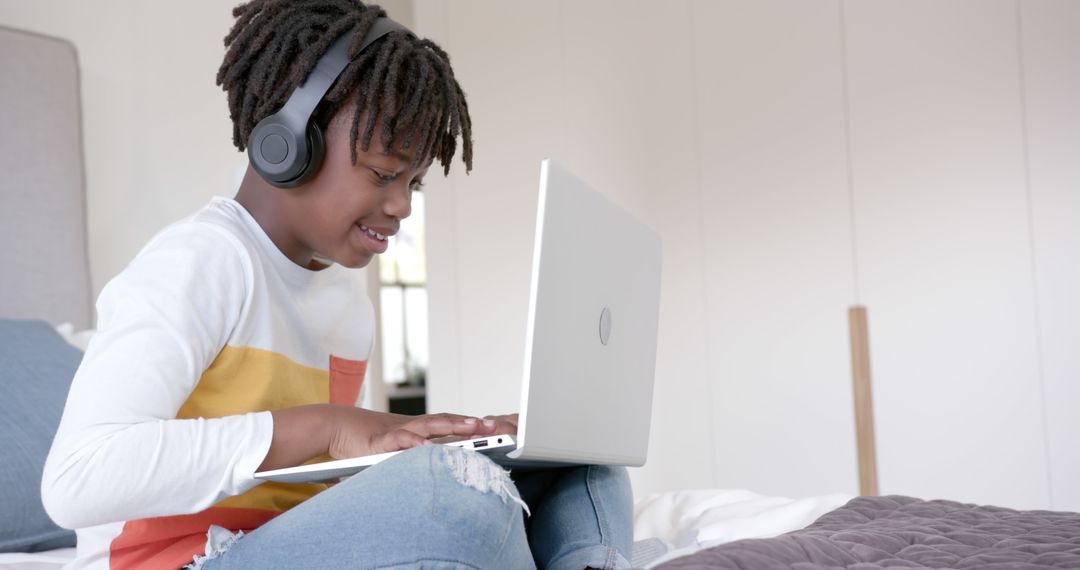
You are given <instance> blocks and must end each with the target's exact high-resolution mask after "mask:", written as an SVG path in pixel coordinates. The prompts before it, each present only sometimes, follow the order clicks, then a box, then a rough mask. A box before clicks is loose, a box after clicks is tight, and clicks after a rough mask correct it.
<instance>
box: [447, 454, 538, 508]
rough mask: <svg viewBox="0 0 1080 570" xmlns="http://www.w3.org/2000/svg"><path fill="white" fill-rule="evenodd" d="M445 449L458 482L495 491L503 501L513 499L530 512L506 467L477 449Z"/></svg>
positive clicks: (451, 469) (448, 462)
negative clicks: (477, 451)
mask: <svg viewBox="0 0 1080 570" xmlns="http://www.w3.org/2000/svg"><path fill="white" fill-rule="evenodd" d="M444 451H445V453H444V455H445V458H446V464H447V466H448V467H449V468H450V473H451V474H453V476H454V479H456V480H457V482H458V483H461V484H462V485H465V486H466V487H471V488H473V489H476V490H477V491H480V492H481V493H494V494H495V495H497V496H498V497H499V498H500V499H502V502H503V503H506V502H507V501H513V502H515V503H517V504H518V505H520V506H521V508H522V509H525V514H530V513H529V507H528V505H526V504H525V501H522V500H521V497H519V496H518V493H517V489H516V488H514V483H513V481H511V480H510V474H509V473H508V472H507V471H506V470H505V469H503V468H502V467H499V466H498V465H496V464H495V462H494V461H492V460H490V459H488V458H487V457H484V456H483V455H481V454H479V453H476V452H475V451H471V450H466V449H462V448H460V447H452V446H447V447H446V448H445V449H444Z"/></svg>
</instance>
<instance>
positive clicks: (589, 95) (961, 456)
mask: <svg viewBox="0 0 1080 570" xmlns="http://www.w3.org/2000/svg"><path fill="white" fill-rule="evenodd" d="M1077 6H1078V5H1077V3H1075V2H1069V1H1067V0H1057V1H1039V2H1035V1H1032V2H1028V1H1024V2H1019V3H1018V2H1015V1H1009V0H992V1H979V0H950V1H947V2H930V1H920V2H907V1H901V0H881V1H875V2H842V3H841V2H839V1H837V0H815V1H813V2H806V1H802V0H769V1H764V2H735V1H726V2H715V1H691V0H686V1H681V2H667V3H663V4H662V5H657V4H656V3H645V2H616V1H610V2H600V1H590V2H566V1H561V2H554V1H552V2H545V3H528V2H483V1H475V2H464V1H462V2H455V3H453V4H450V5H447V4H444V3H441V2H434V1H431V0H416V2H415V11H416V26H417V29H418V31H419V32H420V33H422V34H425V35H430V36H432V37H433V38H434V39H436V40H437V41H440V42H442V43H443V45H444V47H445V48H447V50H448V51H449V53H450V54H451V56H452V58H453V62H454V66H455V70H456V72H457V74H458V77H459V79H460V81H461V82H462V84H463V86H464V88H465V90H466V92H467V93H468V94H469V96H470V108H471V110H472V112H473V118H474V128H475V133H476V157H477V158H476V165H477V169H476V172H475V173H474V174H472V175H470V176H464V175H463V174H461V173H460V172H456V173H454V174H452V176H451V177H450V178H449V179H448V180H446V181H445V182H442V183H439V182H438V181H432V182H431V183H430V184H429V188H430V191H428V193H427V195H428V203H429V220H430V226H429V234H428V235H429V239H430V241H431V245H430V251H431V267H430V269H429V276H430V288H431V299H432V309H431V311H432V312H431V315H432V320H433V322H432V335H433V337H432V365H431V370H430V374H429V379H430V388H429V406H430V407H431V408H434V409H444V408H445V409H451V410H463V411H468V412H472V413H488V412H491V411H494V410H502V409H509V408H512V407H513V406H515V405H516V402H517V397H518V385H517V383H518V382H519V378H520V370H521V358H522V354H521V351H522V348H521V347H522V344H523V342H522V341H523V337H524V316H525V311H524V306H525V299H526V295H527V283H528V259H529V252H530V251H531V239H532V220H533V216H534V214H535V192H536V184H537V163H538V162H539V160H540V159H541V158H543V157H544V156H548V155H551V156H553V157H555V158H558V159H561V160H562V161H563V162H564V163H566V164H567V165H568V166H569V167H570V168H571V169H572V170H574V171H576V173H577V174H579V175H580V176H581V177H582V178H584V179H585V180H587V181H589V182H591V183H592V184H593V185H594V186H596V187H597V188H598V189H599V190H601V191H602V192H604V193H606V194H608V195H609V196H610V197H611V198H612V199H614V200H615V201H617V202H619V203H622V204H623V205H625V206H626V207H627V208H628V209H630V210H631V211H632V212H634V213H636V214H637V215H638V216H639V217H640V218H641V219H642V220H643V221H645V222H646V223H647V224H649V225H651V226H652V227H654V228H655V229H656V230H657V231H659V232H660V234H661V235H662V236H663V238H664V255H665V259H664V275H663V294H662V301H661V330H660V341H659V348H658V359H657V387H656V401H655V408H656V409H655V411H654V417H653V438H652V442H651V443H652V445H651V454H650V463H649V465H647V466H646V467H644V468H642V469H639V470H635V471H634V483H635V488H636V490H637V491H638V493H639V494H640V493H646V492H650V491H654V490H662V489H673V488H687V487H698V486H721V487H746V488H751V489H754V490H758V491H761V492H766V493H774V494H785V495H793V496H794V495H806V494H813V493H825V492H831V491H846V492H856V491H857V488H856V470H855V469H856V468H855V451H854V430H853V419H852V411H851V408H852V403H851V395H850V393H851V388H850V365H849V363H848V358H849V356H848V338H847V328H846V309H847V307H848V306H849V305H851V304H854V303H856V302H861V303H864V304H866V305H867V306H868V309H869V316H870V336H871V338H870V341H871V353H872V354H871V358H872V363H873V372H874V375H875V380H876V382H875V391H876V392H875V397H876V401H875V408H876V412H877V420H878V421H877V425H878V446H879V449H878V450H879V473H880V480H881V491H882V492H883V493H907V494H913V495H918V496H922V497H927V498H937V497H945V498H951V499H959V500H965V501H977V502H984V503H995V504H1001V505H1006V506H1015V507H1050V506H1053V507H1056V508H1063V509H1073V510H1078V509H1080V485H1078V484H1077V483H1076V481H1080V477H1078V476H1077V475H1080V463H1077V462H1076V461H1075V454H1074V453H1072V452H1071V450H1073V449H1075V448H1076V447H1077V444H1080V441H1078V439H1080V436H1078V435H1077V434H1080V430H1078V429H1077V427H1078V425H1077V423H1076V422H1077V420H1076V419H1075V416H1076V414H1075V413H1070V411H1071V410H1075V409H1076V407H1077V406H1078V405H1080V392H1078V391H1077V388H1076V387H1077V386H1078V385H1080V360H1077V357H1076V354H1075V353H1076V351H1075V349H1074V347H1075V346H1077V344H1078V341H1080V300H1078V298H1077V297H1076V295H1075V294H1070V293H1071V292H1072V291H1076V290H1078V289H1080V274H1078V273H1077V269H1076V268H1077V264H1076V263H1075V260H1076V258H1077V255H1078V254H1080V232H1078V230H1077V228H1078V227H1080V223H1078V222H1080V219H1078V217H1080V203H1078V202H1077V200H1078V199H1080V171H1078V170H1077V166H1076V165H1077V161H1076V160H1075V157H1076V156H1077V152H1076V151H1077V148H1078V145H1080V138H1078V135H1077V133H1080V129H1078V128H1077V121H1078V120H1080V93H1078V84H1080V78H1078V75H1077V73H1078V71H1077V70H1078V69H1080V67H1078V65H1077V57H1080V56H1078V55H1077V54H1080V33H1078V30H1077V26H1078V25H1080V18H1078V17H1077V9H1078V8H1077ZM680 435H691V436H693V437H695V438H696V439H698V440H700V441H702V442H703V445H702V449H689V448H686V447H681V446H678V445H674V444H672V442H673V441H676V438H677V437H678V436H680Z"/></svg>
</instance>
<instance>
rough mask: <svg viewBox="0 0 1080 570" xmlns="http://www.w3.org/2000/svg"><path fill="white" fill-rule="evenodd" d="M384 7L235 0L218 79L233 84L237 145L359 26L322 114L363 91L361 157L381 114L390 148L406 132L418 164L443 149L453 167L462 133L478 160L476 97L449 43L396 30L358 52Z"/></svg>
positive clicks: (358, 109) (358, 112)
mask: <svg viewBox="0 0 1080 570" xmlns="http://www.w3.org/2000/svg"><path fill="white" fill-rule="evenodd" d="M385 15H386V12H385V11H384V10H383V9H382V8H380V7H378V6H375V5H370V6H365V5H364V4H363V3H361V2H359V1H356V0H302V1H301V0H252V1H251V2H248V3H246V4H242V5H240V6H237V7H236V8H234V9H233V17H235V18H236V23H235V24H234V25H233V28H232V30H230V31H229V35H227V36H225V47H226V49H227V51H226V53H225V60H224V61H223V62H222V63H221V68H220V69H219V70H218V74H217V84H218V85H220V86H221V87H222V89H224V90H225V91H226V92H227V93H228V98H229V116H230V118H231V119H232V121H233V144H234V145H236V148H238V149H240V150H241V151H242V150H244V147H245V146H246V143H247V139H248V137H249V136H250V135H251V131H252V129H254V128H255V125H256V124H258V122H259V121H260V120H262V119H263V118H265V117H266V116H268V115H270V114H271V113H274V112H276V111H277V110H278V109H280V108H281V107H282V106H284V105H285V101H286V100H287V99H288V98H289V95H290V94H291V93H292V92H293V90H295V89H296V88H297V87H299V86H300V85H301V84H302V83H303V82H304V80H305V79H306V78H307V76H308V74H310V73H311V71H312V69H314V68H315V64H316V63H317V62H318V61H319V58H321V57H322V56H323V54H324V53H326V51H327V50H328V49H329V47H330V44H332V43H333V41H334V40H335V39H337V38H338V37H340V36H341V35H343V34H350V35H351V36H352V41H351V42H350V43H349V47H348V53H349V56H350V57H353V58H355V59H353V61H352V62H351V63H349V65H348V66H347V67H346V68H345V69H344V70H343V71H342V72H341V75H340V76H339V77H338V79H337V81H336V82H335V83H334V85H333V87H331V88H330V91H328V92H327V94H326V96H325V97H324V98H323V101H322V103H320V104H319V108H318V110H317V113H316V120H318V121H320V125H321V126H326V124H325V123H326V122H328V121H329V119H330V117H333V116H334V114H335V113H337V111H338V109H339V108H340V107H341V106H342V105H343V104H344V103H345V102H346V101H349V100H352V101H355V112H354V114H353V118H352V129H351V132H350V135H349V141H350V143H351V146H352V149H351V156H352V162H353V164H356V152H357V151H356V149H357V144H358V143H359V148H360V149H361V150H362V151H365V152H366V151H367V150H368V149H369V148H370V146H371V140H372V138H373V137H374V136H375V132H374V131H375V124H376V123H377V122H378V121H379V120H381V121H382V129H380V132H379V133H378V135H379V143H380V144H381V145H382V148H383V152H385V153H390V151H391V145H392V143H393V141H394V140H396V139H397V138H398V137H399V136H402V135H404V138H403V139H402V144H401V146H402V148H403V149H409V148H413V147H415V149H416V152H414V153H413V157H412V161H413V164H411V165H410V166H416V165H417V164H420V163H421V162H422V161H426V160H428V159H435V158H437V159H438V160H439V162H440V163H441V164H442V165H443V173H444V174H449V173H450V162H451V160H452V159H453V158H454V153H455V151H456V150H457V138H458V136H460V137H461V141H462V153H461V154H462V159H463V161H464V162H465V171H466V172H469V171H470V170H472V121H471V119H470V118H469V107H468V104H466V102H465V93H464V91H462V90H461V86H460V85H458V82H457V80H456V79H455V78H454V71H453V69H451V67H450V57H449V56H448V55H447V54H446V52H445V51H443V50H442V48H440V47H439V46H438V45H437V44H435V43H434V42H432V41H430V40H426V39H418V38H416V37H414V36H412V35H411V34H408V33H404V32H401V31H394V32H390V33H389V34H387V35H386V36H384V37H382V38H380V39H379V40H378V41H376V42H375V43H374V44H372V45H371V46H369V47H368V48H367V49H366V50H364V52H363V53H362V54H361V55H360V56H359V57H356V52H357V50H358V49H359V47H360V43H361V42H362V41H363V38H364V35H365V34H367V32H368V30H369V29H370V28H371V26H372V25H373V24H374V22H375V20H377V19H378V18H380V17H382V16H385ZM364 111H367V114H366V115H364ZM363 117H366V120H364V121H363V123H364V124H363V125H361V124H360V123H361V119H362V118H363Z"/></svg>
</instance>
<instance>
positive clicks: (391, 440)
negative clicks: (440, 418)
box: [371, 429, 428, 453]
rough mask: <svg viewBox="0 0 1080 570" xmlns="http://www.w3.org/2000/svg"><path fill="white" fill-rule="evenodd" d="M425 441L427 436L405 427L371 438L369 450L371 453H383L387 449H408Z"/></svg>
mask: <svg viewBox="0 0 1080 570" xmlns="http://www.w3.org/2000/svg"><path fill="white" fill-rule="evenodd" d="M425 443H428V441H427V438H425V437H423V436H421V435H420V434H417V433H415V432H411V431H409V430H407V429H395V430H393V431H389V432H386V433H384V434H381V435H379V436H378V437H375V438H373V441H372V442H371V451H372V452H373V453H385V452H387V451H398V450H401V449H409V448H412V447H417V446H419V445H424V444H425Z"/></svg>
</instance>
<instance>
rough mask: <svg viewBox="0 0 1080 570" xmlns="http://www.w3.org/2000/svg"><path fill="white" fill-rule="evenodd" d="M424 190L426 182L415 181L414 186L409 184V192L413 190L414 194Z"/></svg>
mask: <svg viewBox="0 0 1080 570" xmlns="http://www.w3.org/2000/svg"><path fill="white" fill-rule="evenodd" d="M423 189H424V181H423V180H413V181H412V184H409V190H412V191H413V192H419V191H421V190H423Z"/></svg>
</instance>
